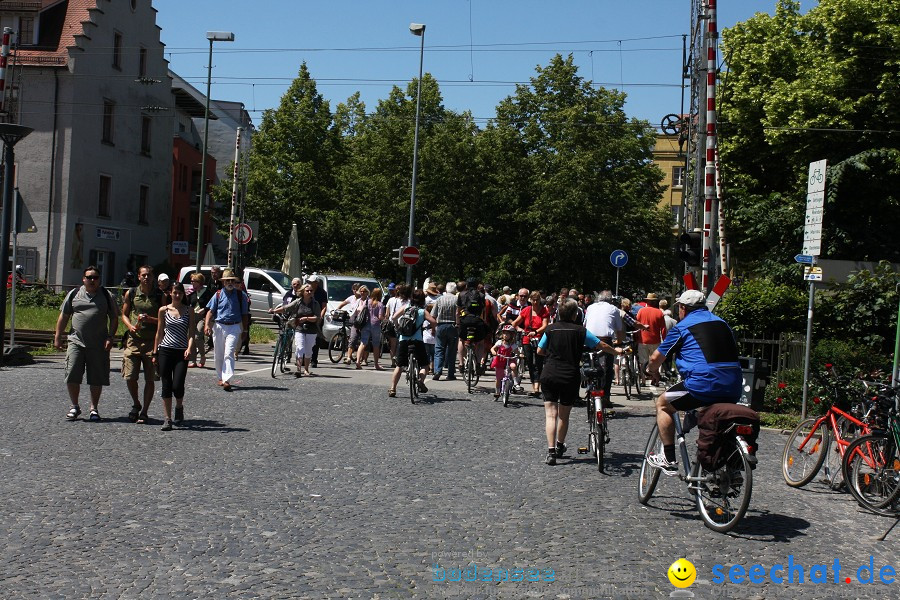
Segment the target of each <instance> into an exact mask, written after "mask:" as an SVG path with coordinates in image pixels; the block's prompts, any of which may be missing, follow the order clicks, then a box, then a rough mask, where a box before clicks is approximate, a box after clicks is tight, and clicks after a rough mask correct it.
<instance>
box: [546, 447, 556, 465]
mask: <svg viewBox="0 0 900 600" xmlns="http://www.w3.org/2000/svg"><path fill="white" fill-rule="evenodd" d="M544 462H545V463H547V464H548V465H550V466H553V465H555V464H556V449H554V448H551V449H550V450H548V451H547V458H545V459H544Z"/></svg>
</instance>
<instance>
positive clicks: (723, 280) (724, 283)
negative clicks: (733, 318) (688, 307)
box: [706, 275, 731, 312]
mask: <svg viewBox="0 0 900 600" xmlns="http://www.w3.org/2000/svg"><path fill="white" fill-rule="evenodd" d="M729 285H731V279H730V278H729V277H728V276H727V275H722V276H721V277H719V279H718V280H716V285H714V286H713V289H712V291H710V292H709V296H707V297H706V308H708V309H709V312H713V311H715V310H716V305H717V304H718V303H719V300H721V299H722V296H723V295H724V294H725V290H727V289H728V286H729Z"/></svg>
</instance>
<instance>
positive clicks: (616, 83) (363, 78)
mask: <svg viewBox="0 0 900 600" xmlns="http://www.w3.org/2000/svg"><path fill="white" fill-rule="evenodd" d="M690 4H691V3H690V0H631V1H630V2H623V1H621V0H553V1H549V0H547V1H543V2H539V1H534V0H515V1H513V0H368V1H363V0H324V1H323V0H319V1H316V2H308V1H306V0H253V1H248V0H241V1H238V0H189V1H188V0H153V5H154V6H155V7H156V8H157V10H158V11H159V12H158V15H157V24H158V25H159V26H160V27H162V34H161V37H162V41H163V42H164V43H165V44H166V58H167V59H168V60H169V61H170V66H171V68H172V69H173V70H174V71H175V72H176V73H178V74H179V75H181V76H182V77H184V78H186V79H187V80H188V81H189V82H191V83H192V84H193V85H195V86H196V87H197V88H198V89H200V90H203V89H204V88H205V81H206V65H207V59H208V54H207V53H208V42H207V41H206V31H209V30H217V31H221V30H224V31H232V32H234V34H235V41H234V42H233V43H223V42H217V43H216V46H215V55H214V58H213V87H212V94H211V96H212V97H213V98H218V99H223V100H233V101H239V102H243V103H244V104H245V106H246V107H247V109H248V110H250V111H251V115H252V117H253V121H254V123H256V124H257V125H258V124H259V123H260V121H261V117H262V110H264V109H267V108H274V107H276V106H277V105H278V102H279V100H280V98H281V95H282V94H283V93H284V91H285V90H286V89H287V87H288V85H289V84H290V82H291V80H292V79H293V78H294V77H295V76H296V74H297V70H298V68H299V66H300V63H301V62H302V61H306V62H307V64H308V66H309V69H310V72H311V74H312V76H313V78H314V79H316V81H317V83H318V86H319V91H320V93H322V94H323V95H324V96H325V98H327V99H328V100H329V101H330V103H331V106H332V108H334V106H335V105H336V104H337V103H338V102H341V101H344V100H345V99H346V98H347V97H348V96H350V95H351V94H353V93H354V92H355V91H357V90H358V91H359V92H360V93H361V95H362V99H363V101H365V103H366V107H367V110H369V111H372V110H374V109H375V107H376V105H377V102H378V100H379V99H381V98H385V97H386V96H387V94H388V92H389V90H390V88H391V86H392V85H395V84H396V85H399V86H401V88H404V89H405V86H406V84H407V83H408V82H409V81H410V80H411V79H412V78H414V77H416V76H417V75H418V68H419V38H417V37H415V36H413V35H412V34H410V33H409V29H408V28H409V24H410V23H411V22H417V23H425V24H426V25H427V29H426V32H425V55H424V69H425V71H426V72H429V73H431V74H432V75H433V76H434V77H435V78H436V79H437V80H438V82H439V83H440V86H441V91H442V95H443V98H444V104H445V106H446V107H447V108H449V109H452V110H455V111H458V112H462V111H464V110H469V111H471V112H472V114H473V116H474V117H475V118H476V119H477V120H478V122H479V123H480V124H483V123H484V121H485V120H486V119H488V118H491V117H493V116H494V114H495V107H496V106H497V104H498V102H499V101H500V100H501V99H503V98H505V97H506V96H509V95H511V94H513V93H514V92H515V83H527V82H528V80H529V78H530V77H532V76H533V75H534V74H535V66H536V65H538V64H540V65H546V64H547V63H548V61H549V60H550V58H551V57H552V56H553V55H554V54H555V53H557V52H558V53H561V54H563V55H566V54H568V53H570V52H571V53H573V55H574V59H575V62H576V64H577V65H578V66H579V73H580V74H581V75H582V76H583V77H585V78H587V79H590V80H592V81H594V82H595V83H597V84H599V85H603V86H605V87H611V88H618V89H622V90H623V91H625V92H626V93H627V94H628V99H627V102H626V111H627V113H628V114H629V115H630V116H633V117H637V118H641V119H647V120H648V121H650V122H651V123H653V124H658V123H659V121H660V119H661V118H662V116H664V115H666V114H668V113H678V112H680V111H681V95H682V94H681V87H680V86H681V56H682V50H681V36H682V34H685V33H689V28H690ZM813 4H814V2H813V1H811V0H804V2H803V3H802V6H803V9H804V10H807V9H809V8H810V7H811V6H812V5H813ZM774 7H775V0H719V2H718V9H719V10H718V12H719V18H718V21H719V29H720V30H721V29H722V28H725V27H729V26H731V25H734V24H735V23H736V22H739V21H742V20H744V19H747V18H749V17H750V16H752V15H753V14H754V13H756V12H769V13H772V12H774Z"/></svg>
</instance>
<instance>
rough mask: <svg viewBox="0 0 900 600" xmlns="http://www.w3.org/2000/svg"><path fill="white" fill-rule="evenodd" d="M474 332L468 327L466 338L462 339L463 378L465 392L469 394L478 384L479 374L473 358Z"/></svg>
mask: <svg viewBox="0 0 900 600" xmlns="http://www.w3.org/2000/svg"><path fill="white" fill-rule="evenodd" d="M476 343H477V342H475V332H474V331H473V330H472V329H471V328H470V329H469V330H468V331H467V332H466V339H465V340H463V353H465V355H466V359H465V362H464V363H463V379H465V380H466V392H467V393H469V394H471V393H472V392H473V391H474V390H475V386H476V385H478V380H479V379H480V378H481V375H480V374H479V372H478V366H477V364H476V362H477V361H476V359H475V354H476V352H475V344H476Z"/></svg>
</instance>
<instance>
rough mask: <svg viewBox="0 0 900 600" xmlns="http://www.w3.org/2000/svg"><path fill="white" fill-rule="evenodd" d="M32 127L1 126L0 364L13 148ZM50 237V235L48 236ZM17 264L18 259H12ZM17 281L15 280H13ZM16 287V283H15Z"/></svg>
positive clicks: (1, 361)
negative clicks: (3, 149)
mask: <svg viewBox="0 0 900 600" xmlns="http://www.w3.org/2000/svg"><path fill="white" fill-rule="evenodd" d="M32 131H33V129H32V128H31V127H25V126H24V125H14V124H12V123H2V124H0V140H2V141H3V143H4V144H5V145H6V148H5V153H4V156H3V161H4V163H5V164H4V165H3V218H2V220H0V252H2V253H3V255H2V257H0V364H2V363H3V356H4V352H3V346H4V343H5V338H6V333H5V331H6V277H7V275H9V272H8V271H7V269H6V258H7V256H8V254H9V229H10V225H12V218H11V217H12V210H13V208H12V207H13V202H15V201H16V200H17V199H16V198H15V196H13V184H14V182H13V171H14V169H15V167H14V165H15V164H16V154H15V152H14V151H13V147H14V146H15V145H16V143H18V141H19V140H21V139H22V138H23V137H25V136H26V135H28V134H29V133H31V132H32ZM48 235H49V234H48ZM12 260H13V262H15V260H16V257H15V256H13V257H12ZM13 279H15V278H13ZM13 285H15V282H13Z"/></svg>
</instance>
